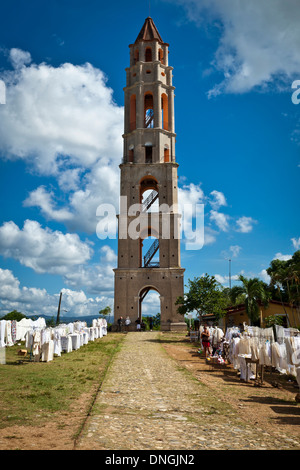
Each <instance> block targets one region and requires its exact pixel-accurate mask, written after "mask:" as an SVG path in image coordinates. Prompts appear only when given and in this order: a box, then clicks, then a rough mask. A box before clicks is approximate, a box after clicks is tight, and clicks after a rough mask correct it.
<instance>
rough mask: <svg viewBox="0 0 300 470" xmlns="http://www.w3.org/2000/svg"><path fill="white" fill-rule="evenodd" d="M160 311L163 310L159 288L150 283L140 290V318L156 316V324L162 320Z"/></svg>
mask: <svg viewBox="0 0 300 470" xmlns="http://www.w3.org/2000/svg"><path fill="white" fill-rule="evenodd" d="M160 312H161V299H160V294H159V292H158V290H157V289H156V288H155V287H153V286H151V285H149V286H145V287H143V289H141V290H140V292H139V318H140V320H142V318H143V317H144V318H145V317H146V319H148V321H147V323H149V319H150V318H151V317H152V319H154V318H155V320H156V322H155V323H156V324H157V322H158V321H159V322H160Z"/></svg>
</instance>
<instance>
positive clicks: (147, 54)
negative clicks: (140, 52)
mask: <svg viewBox="0 0 300 470" xmlns="http://www.w3.org/2000/svg"><path fill="white" fill-rule="evenodd" d="M145 62H152V48H151V47H146V50H145Z"/></svg>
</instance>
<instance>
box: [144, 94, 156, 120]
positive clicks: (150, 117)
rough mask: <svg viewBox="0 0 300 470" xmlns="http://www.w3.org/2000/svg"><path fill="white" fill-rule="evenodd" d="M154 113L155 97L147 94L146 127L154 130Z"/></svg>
mask: <svg viewBox="0 0 300 470" xmlns="http://www.w3.org/2000/svg"><path fill="white" fill-rule="evenodd" d="M153 125H154V111H153V95H152V94H150V93H147V94H146V95H145V127H146V128H153Z"/></svg>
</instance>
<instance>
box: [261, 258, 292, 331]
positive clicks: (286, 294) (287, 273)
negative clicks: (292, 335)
mask: <svg viewBox="0 0 300 470" xmlns="http://www.w3.org/2000/svg"><path fill="white" fill-rule="evenodd" d="M266 271H267V273H268V275H269V276H270V278H271V281H270V287H271V288H274V289H275V291H276V293H277V295H278V299H279V300H280V301H281V303H282V305H283V308H284V303H288V304H289V305H290V307H291V309H292V311H293V315H294V310H296V311H298V313H299V311H300V250H298V251H295V253H294V254H293V256H292V257H291V259H289V260H287V261H284V260H279V259H275V260H273V261H272V262H271V263H270V267H269V268H268V269H267V270H266ZM294 321H295V315H294ZM295 324H296V321H295Z"/></svg>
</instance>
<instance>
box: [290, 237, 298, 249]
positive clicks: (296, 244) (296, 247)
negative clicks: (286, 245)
mask: <svg viewBox="0 0 300 470" xmlns="http://www.w3.org/2000/svg"><path fill="white" fill-rule="evenodd" d="M291 240H292V243H293V247H294V248H295V250H299V249H300V237H299V238H298V239H297V238H291Z"/></svg>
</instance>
